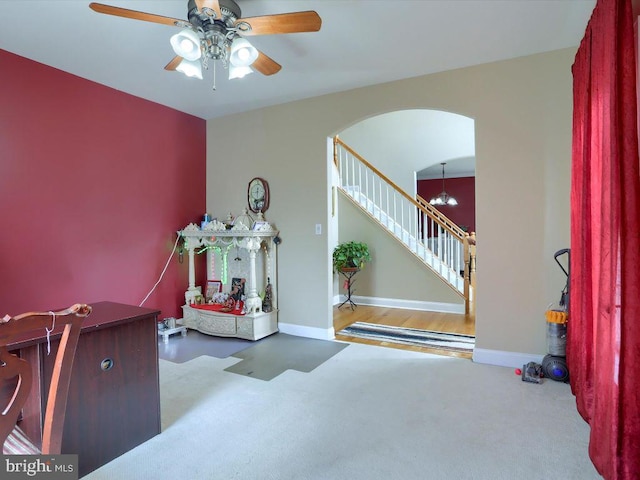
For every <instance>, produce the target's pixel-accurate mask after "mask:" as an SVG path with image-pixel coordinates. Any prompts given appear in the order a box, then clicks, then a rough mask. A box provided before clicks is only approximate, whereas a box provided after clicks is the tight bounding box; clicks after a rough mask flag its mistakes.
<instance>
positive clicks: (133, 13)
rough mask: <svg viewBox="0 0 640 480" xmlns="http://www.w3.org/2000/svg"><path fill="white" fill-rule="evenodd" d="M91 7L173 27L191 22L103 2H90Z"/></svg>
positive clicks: (108, 13)
mask: <svg viewBox="0 0 640 480" xmlns="http://www.w3.org/2000/svg"><path fill="white" fill-rule="evenodd" d="M89 8H91V10H93V11H94V12H98V13H106V14H107V15H115V16H116V17H124V18H132V19H133V20H143V21H145V22H154V23H162V24H164V25H170V26H172V27H182V28H189V27H191V24H190V23H189V22H187V21H186V20H180V19H179V18H171V17H163V16H162V15H155V14H153V13H145V12H138V11H137V10H129V9H127V8H120V7H112V6H111V5H104V4H102V3H90V4H89Z"/></svg>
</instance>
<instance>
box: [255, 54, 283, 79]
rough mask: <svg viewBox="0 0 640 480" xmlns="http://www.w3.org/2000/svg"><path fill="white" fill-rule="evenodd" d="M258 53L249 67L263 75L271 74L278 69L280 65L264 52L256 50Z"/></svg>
mask: <svg viewBox="0 0 640 480" xmlns="http://www.w3.org/2000/svg"><path fill="white" fill-rule="evenodd" d="M258 53H259V55H258V58H256V60H255V61H254V62H253V63H252V64H251V68H253V69H254V70H257V71H259V72H260V73H261V74H263V75H273V74H274V73H278V72H279V71H280V69H281V68H282V65H280V64H279V63H278V62H276V61H275V60H273V59H272V58H271V57H269V56H267V55H265V54H264V53H262V52H260V51H258Z"/></svg>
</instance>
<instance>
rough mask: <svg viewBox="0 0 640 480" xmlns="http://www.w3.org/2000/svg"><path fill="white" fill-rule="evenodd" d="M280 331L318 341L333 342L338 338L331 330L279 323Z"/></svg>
mask: <svg viewBox="0 0 640 480" xmlns="http://www.w3.org/2000/svg"><path fill="white" fill-rule="evenodd" d="M278 330H279V331H280V332H282V333H286V334H287V335H295V336H296V337H306V338H315V339H317V340H333V339H334V338H336V332H335V330H334V329H333V327H331V328H326V329H325V328H317V327H305V326H303V325H294V324H292V323H282V322H278Z"/></svg>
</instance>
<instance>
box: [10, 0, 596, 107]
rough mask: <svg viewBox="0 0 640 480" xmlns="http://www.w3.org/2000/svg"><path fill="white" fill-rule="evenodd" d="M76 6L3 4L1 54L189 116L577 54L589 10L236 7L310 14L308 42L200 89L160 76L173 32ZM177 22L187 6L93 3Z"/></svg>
mask: <svg viewBox="0 0 640 480" xmlns="http://www.w3.org/2000/svg"><path fill="white" fill-rule="evenodd" d="M89 3H90V2H89V1H83V0H1V1H0V18H1V19H2V27H1V28H0V48H1V49H4V50H7V51H9V52H13V53H16V54H18V55H21V56H24V57H27V58H30V59H32V60H35V61H37V62H41V63H44V64H46V65H50V66H52V67H55V68H58V69H61V70H64V71H66V72H69V73H72V74H74V75H78V76H80V77H83V78H87V79H89V80H93V81H95V82H98V83H101V84H103V85H107V86H109V87H113V88H115V89H117V90H121V91H123V92H127V93H130V94H132V95H136V96H139V97H142V98H145V99H148V100H151V101H154V102H157V103H160V104H163V105H167V106H169V107H172V108H175V109H177V110H180V111H183V112H186V113H190V114H192V115H195V116H198V117H201V118H204V119H211V118H216V117H221V116H224V115H229V114H233V113H239V112H244V111H248V110H252V109H256V108H261V107H265V106H269V105H275V104H279V103H285V102H289V101H293V100H299V99H303V98H309V97H313V96H317V95H322V94H327V93H333V92H338V91H344V90H349V89H352V88H357V87H362V86H366V85H373V84H376V83H382V82H388V81H392V80H398V79H401V78H408V77H414V76H418V75H424V74H428V73H434V72H439V71H445V70H450V69H454V68H460V67H465V66H470V65H476V64H480V63H486V62H492V61H497V60H503V59H507V58H515V57H519V56H523V55H529V54H533V53H538V52H544V51H550V50H556V49H560V48H565V47H571V46H575V45H577V44H578V43H579V41H580V39H581V38H582V36H583V34H584V29H585V27H586V24H587V21H588V19H589V17H590V15H591V12H592V10H593V7H594V5H595V0H386V1H385V0H316V1H311V0H237V3H238V4H239V5H240V7H241V8H242V16H243V17H251V16H257V15H267V14H275V13H285V12H293V11H303V10H315V11H317V12H318V14H319V15H320V17H321V18H322V28H321V30H320V31H319V32H316V33H297V34H288V35H265V36H255V37H251V38H250V41H251V42H252V43H253V44H254V45H255V46H256V47H257V48H258V49H259V50H261V51H263V52H264V53H265V54H267V55H268V56H270V57H271V58H273V59H274V60H275V61H277V62H278V63H280V64H281V65H282V70H281V71H280V72H279V73H277V74H275V75H272V76H269V77H267V76H263V75H261V74H260V73H257V72H256V73H253V74H251V75H249V76H247V77H245V78H243V79H236V80H231V81H229V80H228V79H227V72H226V71H223V70H222V69H220V68H219V69H218V74H217V76H216V83H217V90H216V91H215V92H214V91H212V88H211V87H212V84H213V75H212V71H211V70H209V71H208V72H205V77H204V80H197V79H192V78H187V77H185V76H184V75H182V74H180V73H178V72H167V71H165V70H164V69H163V67H164V66H165V65H166V64H167V63H168V62H169V60H171V59H172V58H173V57H174V53H173V51H172V49H171V46H170V45H169V37H170V36H171V35H173V34H174V33H176V32H177V31H179V30H178V29H177V28H176V27H170V26H166V25H160V24H156V23H149V22H143V21H138V20H131V19H127V18H119V17H114V16H110V15H103V14H99V13H96V12H94V11H92V10H91V9H89V7H88V5H89ZM101 3H105V4H108V5H114V6H119V7H125V8H128V9H132V10H140V11H143V12H149V13H155V14H159V15H164V16H169V17H175V18H182V19H186V17H187V13H186V10H187V7H186V6H187V0H163V1H149V0H114V1H110V0H101Z"/></svg>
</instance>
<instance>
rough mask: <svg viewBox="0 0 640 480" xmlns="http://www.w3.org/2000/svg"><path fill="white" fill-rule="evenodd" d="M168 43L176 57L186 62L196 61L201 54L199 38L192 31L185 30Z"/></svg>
mask: <svg viewBox="0 0 640 480" xmlns="http://www.w3.org/2000/svg"><path fill="white" fill-rule="evenodd" d="M170 41H171V47H172V48H173V51H174V52H175V53H176V55H178V56H180V57H182V58H184V59H186V60H190V61H193V60H198V59H199V58H200V56H201V54H202V52H201V51H200V38H199V37H198V35H197V34H196V33H195V32H194V31H193V30H189V29H188V28H185V29H184V30H182V31H181V32H180V33H176V34H175V35H174V36H172V37H171V40H170Z"/></svg>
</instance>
